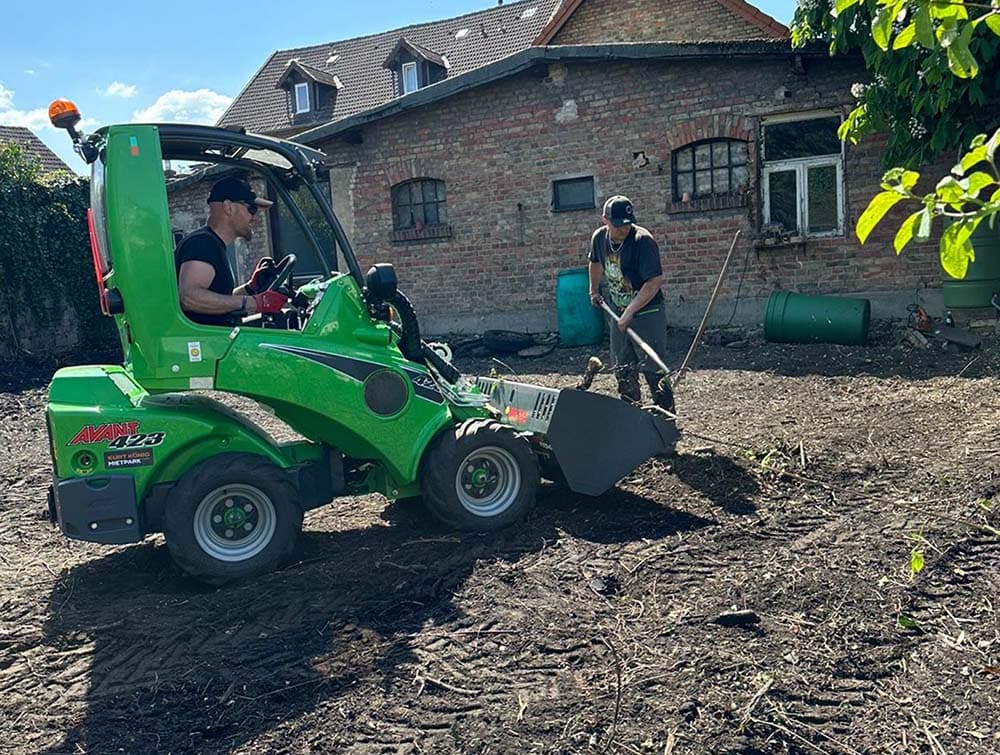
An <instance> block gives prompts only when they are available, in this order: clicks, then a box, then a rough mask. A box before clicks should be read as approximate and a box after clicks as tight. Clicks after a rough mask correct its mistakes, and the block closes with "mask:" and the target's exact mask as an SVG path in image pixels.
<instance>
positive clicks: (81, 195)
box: [0, 144, 118, 362]
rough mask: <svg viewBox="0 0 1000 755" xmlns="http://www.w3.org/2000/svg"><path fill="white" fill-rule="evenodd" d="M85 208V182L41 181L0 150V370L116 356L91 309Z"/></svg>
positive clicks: (66, 177) (22, 158) (10, 149)
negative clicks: (0, 366)
mask: <svg viewBox="0 0 1000 755" xmlns="http://www.w3.org/2000/svg"><path fill="white" fill-rule="evenodd" d="M88 204H89V182H88V181H87V180H86V179H83V178H79V177H76V176H72V175H70V174H67V173H50V174H43V173H42V170H41V165H40V163H39V162H38V160H37V159H36V158H34V157H33V156H32V155H30V154H28V153H26V152H25V151H23V150H22V149H21V148H20V147H19V146H17V145H16V144H7V145H3V146H0V362H11V361H17V360H28V361H36V360H37V361H41V360H44V361H53V360H54V361H57V362H67V361H70V360H79V361H83V362H86V361H92V360H93V359H96V358H98V357H103V358H107V357H108V354H109V353H111V354H113V353H114V351H115V350H116V349H117V342H118V339H117V335H116V333H115V328H114V323H113V322H112V320H111V319H110V318H107V317H104V316H103V315H102V314H101V310H100V305H99V302H98V295H97V283H96V281H95V279H94V269H93V265H92V264H91V255H90V238H89V235H88V232H87V207H88ZM89 355H94V356H93V357H91V358H88V356H89Z"/></svg>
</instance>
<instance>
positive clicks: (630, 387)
mask: <svg viewBox="0 0 1000 755" xmlns="http://www.w3.org/2000/svg"><path fill="white" fill-rule="evenodd" d="M615 379H616V380H617V381H618V395H619V396H621V398H622V400H623V401H627V402H629V403H630V404H639V403H642V389H641V388H640V387H639V375H638V374H637V373H636V370H635V366H634V365H629V364H626V365H623V366H621V367H617V368H615Z"/></svg>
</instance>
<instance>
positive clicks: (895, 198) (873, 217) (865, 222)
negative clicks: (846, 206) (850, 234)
mask: <svg viewBox="0 0 1000 755" xmlns="http://www.w3.org/2000/svg"><path fill="white" fill-rule="evenodd" d="M902 199H905V197H904V196H903V195H902V194H900V193H899V192H898V191H880V192H879V193H878V194H876V195H875V196H874V197H872V201H871V202H869V203H868V207H866V208H865V211H864V212H863V213H861V217H860V218H858V226H857V228H856V229H855V233H857V235H858V240H859V241H860V242H861V243H862V244H864V243H865V241H867V240H868V236H869V235H871V232H872V230H873V229H874V228H875V226H876V225H878V222H879V221H880V220H881V219H882V218H883V217H885V214H886V213H887V212H889V210H891V209H892V208H893V206H894V205H895V204H896V203H897V202H899V201H901V200H902Z"/></svg>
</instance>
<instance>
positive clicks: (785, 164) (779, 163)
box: [761, 111, 845, 238]
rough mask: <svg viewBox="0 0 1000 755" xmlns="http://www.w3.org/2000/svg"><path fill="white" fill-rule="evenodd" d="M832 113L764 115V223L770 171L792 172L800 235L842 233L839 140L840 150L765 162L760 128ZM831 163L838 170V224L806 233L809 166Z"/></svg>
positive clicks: (768, 207) (768, 208)
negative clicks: (825, 153) (831, 227)
mask: <svg viewBox="0 0 1000 755" xmlns="http://www.w3.org/2000/svg"><path fill="white" fill-rule="evenodd" d="M834 115H840V114H839V113H836V112H833V111H821V112H813V113H808V114H807V113H802V114H796V115H791V114H787V115H781V116H776V117H771V118H767V119H766V120H764V121H763V122H762V123H761V143H762V145H763V147H762V149H761V152H762V153H763V154H764V161H763V162H764V169H763V172H762V187H761V193H762V194H763V199H764V224H765V225H770V224H771V181H770V176H771V174H772V173H782V172H785V171H792V170H794V171H795V192H796V196H797V197H798V205H797V207H796V217H795V220H796V224H797V225H798V234H799V236H801V237H809V238H824V237H826V238H829V237H833V236H843V235H844V216H845V209H844V204H845V202H844V145H843V143H841V146H840V152H839V153H837V154H831V155H819V156H816V157H797V158H793V159H790V160H776V161H774V162H768V160H767V154H766V149H767V145H766V142H765V141H764V138H763V136H764V134H763V129H764V128H766V127H767V126H770V125H773V124H776V123H788V122H790V121H812V120H817V119H819V118H829V117H831V116H834ZM831 165H832V166H834V167H835V168H836V169H837V178H836V186H837V227H836V228H835V229H834V230H832V231H822V232H819V233H809V230H808V229H809V196H808V191H809V183H808V180H809V168H823V167H828V166H831Z"/></svg>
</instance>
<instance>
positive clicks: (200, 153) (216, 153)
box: [148, 123, 326, 180]
mask: <svg viewBox="0 0 1000 755" xmlns="http://www.w3.org/2000/svg"><path fill="white" fill-rule="evenodd" d="M148 125H152V126H155V127H156V129H157V130H158V131H159V135H160V149H161V151H162V153H163V159H164V160H180V161H190V162H199V163H215V164H230V165H233V164H243V165H246V164H248V163H250V164H256V165H257V166H259V167H261V168H269V169H271V170H272V171H275V170H276V171H277V172H279V173H282V174H285V175H286V177H287V176H288V175H290V174H298V175H300V176H302V177H304V178H308V179H310V180H315V179H316V178H317V177H318V176H319V175H321V174H322V173H323V172H324V160H325V158H326V155H324V154H323V153H322V152H320V151H319V150H315V149H312V148H311V147H306V146H305V145H302V144H296V143H295V142H289V141H286V140H284V139H274V138H272V137H269V136H261V135H259V134H248V133H246V131H245V130H244V129H238V130H234V129H225V128H216V127H214V126H193V125H187V124H175V123H153V124H148Z"/></svg>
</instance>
